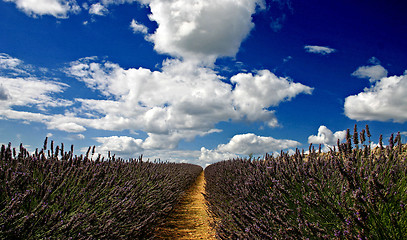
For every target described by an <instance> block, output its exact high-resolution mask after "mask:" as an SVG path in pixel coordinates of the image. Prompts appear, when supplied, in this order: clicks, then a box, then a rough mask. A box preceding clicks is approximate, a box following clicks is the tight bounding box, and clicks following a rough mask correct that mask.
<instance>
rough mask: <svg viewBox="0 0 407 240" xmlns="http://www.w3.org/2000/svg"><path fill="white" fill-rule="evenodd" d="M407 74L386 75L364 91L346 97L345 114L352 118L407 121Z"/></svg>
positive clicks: (359, 119)
mask: <svg viewBox="0 0 407 240" xmlns="http://www.w3.org/2000/svg"><path fill="white" fill-rule="evenodd" d="M406 92H407V74H406V73H405V74H404V75H402V76H391V77H384V78H382V79H380V80H377V81H375V82H374V83H373V85H372V86H371V87H370V88H365V89H364V91H363V92H361V93H359V94H357V95H352V96H349V97H347V98H346V99H345V114H346V116H347V117H349V118H351V119H355V120H358V121H362V120H377V121H389V120H393V121H394V122H400V123H403V122H406V121H407V98H406Z"/></svg>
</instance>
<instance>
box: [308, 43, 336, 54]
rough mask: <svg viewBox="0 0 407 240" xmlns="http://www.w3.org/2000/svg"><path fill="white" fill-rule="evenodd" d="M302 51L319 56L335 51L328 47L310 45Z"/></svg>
mask: <svg viewBox="0 0 407 240" xmlns="http://www.w3.org/2000/svg"><path fill="white" fill-rule="evenodd" d="M304 49H305V51H307V52H309V53H316V54H321V55H327V54H330V53H334V52H335V51H336V50H335V49H333V48H330V47H322V46H312V45H306V46H304Z"/></svg>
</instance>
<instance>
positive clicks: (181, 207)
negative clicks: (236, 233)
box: [157, 171, 216, 240]
mask: <svg viewBox="0 0 407 240" xmlns="http://www.w3.org/2000/svg"><path fill="white" fill-rule="evenodd" d="M204 192H205V177H204V172H203V171H202V172H201V174H200V175H199V176H198V178H197V180H196V182H195V183H194V184H193V185H192V186H191V188H190V189H188V191H187V192H186V193H185V195H184V197H183V198H182V199H181V201H180V203H179V204H178V206H177V207H176V208H175V209H174V211H173V212H172V214H170V216H169V217H168V218H167V222H166V223H165V225H164V226H163V227H161V228H159V229H158V230H157V239H190V240H192V239H216V238H215V231H214V230H213V229H212V228H211V227H210V225H211V223H212V218H211V217H210V216H209V214H208V212H207V207H206V204H205V199H204V196H203V193H204Z"/></svg>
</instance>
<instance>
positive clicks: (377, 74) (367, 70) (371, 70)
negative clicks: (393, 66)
mask: <svg viewBox="0 0 407 240" xmlns="http://www.w3.org/2000/svg"><path fill="white" fill-rule="evenodd" d="M387 73H388V72H387V70H386V69H385V68H384V67H383V66H381V65H373V66H361V67H359V68H358V69H356V71H355V72H353V73H352V76H355V77H358V78H368V79H369V81H370V82H372V83H373V82H375V81H377V80H379V79H382V78H385V77H387Z"/></svg>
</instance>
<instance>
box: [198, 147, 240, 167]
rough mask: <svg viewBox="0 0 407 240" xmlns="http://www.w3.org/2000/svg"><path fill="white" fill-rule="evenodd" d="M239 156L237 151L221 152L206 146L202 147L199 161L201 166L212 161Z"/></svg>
mask: <svg viewBox="0 0 407 240" xmlns="http://www.w3.org/2000/svg"><path fill="white" fill-rule="evenodd" d="M237 157H239V156H238V155H237V154H235V153H229V152H220V151H218V150H216V149H215V150H210V149H206V148H204V147H202V148H201V155H200V156H199V159H198V160H199V163H200V165H201V166H208V165H210V164H212V163H215V162H219V161H223V160H229V159H233V158H237Z"/></svg>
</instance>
